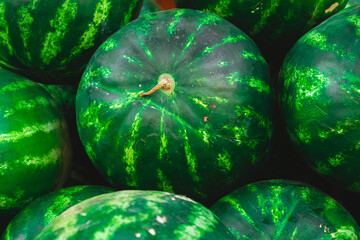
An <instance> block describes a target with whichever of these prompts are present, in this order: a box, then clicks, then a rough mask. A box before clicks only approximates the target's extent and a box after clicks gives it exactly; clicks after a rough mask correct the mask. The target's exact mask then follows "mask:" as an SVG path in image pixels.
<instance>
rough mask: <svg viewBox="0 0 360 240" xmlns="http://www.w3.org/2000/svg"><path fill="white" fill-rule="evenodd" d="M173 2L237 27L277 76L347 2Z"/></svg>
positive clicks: (315, 0) (236, 0) (240, 0)
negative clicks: (289, 56) (307, 37)
mask: <svg viewBox="0 0 360 240" xmlns="http://www.w3.org/2000/svg"><path fill="white" fill-rule="evenodd" d="M174 1H175V4H176V6H177V7H179V8H191V9H197V10H202V11H207V12H211V13H215V14H217V15H218V16H220V17H222V18H225V19H226V20H228V21H230V22H231V23H233V24H234V25H236V26H237V27H239V28H240V29H241V30H242V31H244V32H245V33H246V34H248V35H249V36H250V37H251V39H253V40H254V42H255V43H256V44H257V45H258V46H259V48H260V50H261V51H262V52H263V54H264V56H265V58H266V60H267V61H268V63H269V65H270V66H271V68H272V69H271V70H273V71H274V73H273V74H276V75H277V74H278V68H280V66H281V63H282V62H283V59H284V57H285V55H286V53H287V52H288V51H289V50H290V48H291V47H292V46H293V44H294V43H295V42H296V41H297V40H298V39H299V38H300V37H301V36H302V35H303V34H305V33H306V32H307V31H309V30H310V29H311V28H313V27H314V26H315V25H317V24H319V23H320V22H322V21H323V20H325V19H326V18H328V17H329V16H331V15H333V14H334V13H336V12H338V11H339V10H341V9H343V8H344V7H345V5H346V3H347V0H298V1H294V0H256V1H244V0H211V1H209V0H174Z"/></svg>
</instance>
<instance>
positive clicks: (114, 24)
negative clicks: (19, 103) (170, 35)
mask: <svg viewBox="0 0 360 240" xmlns="http://www.w3.org/2000/svg"><path fill="white" fill-rule="evenodd" d="M141 4H142V0H87V1H82V0H57V1H54V0H51V1H49V0H3V1H1V3H0V67H3V68H6V69H9V70H11V71H14V72H17V73H20V74H22V75H24V76H27V77H28V78H30V79H32V80H34V81H38V82H43V83H51V84H64V83H72V84H77V83H78V82H79V81H80V78H81V74H82V72H83V71H84V69H85V67H86V64H87V63H88V61H89V60H90V58H91V56H92V54H93V53H94V52H95V50H96V49H97V48H98V47H99V45H100V44H101V43H102V42H103V41H105V39H106V38H107V37H108V36H110V35H111V34H112V33H114V32H115V31H117V30H118V29H119V28H121V27H122V26H124V25H125V24H127V23H128V22H130V21H131V20H132V19H135V18H136V17H138V15H139V12H140V7H141Z"/></svg>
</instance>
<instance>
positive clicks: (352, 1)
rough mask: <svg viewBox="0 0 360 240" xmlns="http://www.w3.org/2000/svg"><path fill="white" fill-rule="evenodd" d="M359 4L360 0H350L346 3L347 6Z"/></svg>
mask: <svg viewBox="0 0 360 240" xmlns="http://www.w3.org/2000/svg"><path fill="white" fill-rule="evenodd" d="M358 4H360V0H349V2H348V3H347V4H346V8H348V7H352V6H355V5H358Z"/></svg>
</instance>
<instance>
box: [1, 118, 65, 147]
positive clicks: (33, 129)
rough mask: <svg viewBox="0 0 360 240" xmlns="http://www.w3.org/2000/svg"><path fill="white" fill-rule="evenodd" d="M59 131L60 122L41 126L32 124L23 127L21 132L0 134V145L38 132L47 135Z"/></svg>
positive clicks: (55, 121) (51, 122) (56, 121)
mask: <svg viewBox="0 0 360 240" xmlns="http://www.w3.org/2000/svg"><path fill="white" fill-rule="evenodd" d="M58 129H60V121H59V120H54V121H50V122H47V123H43V124H40V123H39V124H34V125H29V126H24V127H23V128H22V130H21V131H12V132H9V133H3V134H0V143H4V142H16V141H18V140H21V139H24V138H28V137H31V136H32V135H34V134H36V133H38V132H44V133H49V132H51V131H54V130H58Z"/></svg>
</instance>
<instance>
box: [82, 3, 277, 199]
mask: <svg viewBox="0 0 360 240" xmlns="http://www.w3.org/2000/svg"><path fill="white" fill-rule="evenodd" d="M269 82H270V80H269V71H268V68H267V64H266V62H265V60H264V58H263V57H262V55H261V54H260V52H259V50H258V48H257V47H256V45H255V44H254V43H253V42H252V41H251V40H250V39H249V38H248V36H246V35H245V34H244V33H243V32H241V31H240V30H239V29H238V28H236V27H235V26H234V25H232V24H231V23H229V22H227V21H225V20H223V19H221V18H220V17H217V16H216V15H214V14H210V13H205V12H200V11H195V10H185V9H182V10H179V9H174V10H167V11H161V12H156V13H149V14H146V15H144V16H143V17H140V18H138V19H137V20H135V21H133V22H131V23H129V24H128V25H126V26H125V27H124V28H122V29H121V30H120V31H118V32H117V33H115V34H114V35H112V36H111V37H110V38H109V39H108V40H107V41H106V42H104V43H103V44H102V45H101V47H100V48H99V49H98V50H97V52H96V53H95V55H94V56H93V58H92V59H91V62H90V63H89V65H88V67H87V69H86V71H85V73H84V75H83V78H82V80H81V83H80V86H79V89H78V92H77V98H76V111H77V113H76V114H77V124H78V130H79V135H80V138H81V141H82V143H83V144H84V146H85V148H86V151H87V153H88V155H89V157H90V158H91V160H92V161H93V163H94V164H95V166H96V167H97V168H98V169H99V171H100V172H102V173H103V174H104V175H105V176H106V177H107V178H108V179H109V181H110V182H111V183H112V184H113V185H114V186H116V187H119V188H132V189H148V190H163V191H166V192H175V193H178V194H183V195H187V196H189V197H191V198H192V199H194V200H196V201H199V202H201V203H204V204H206V203H205V202H207V201H216V200H217V199H219V197H220V196H223V195H224V194H225V193H226V192H228V193H229V192H231V191H232V190H233V189H234V188H236V186H238V185H239V184H240V183H241V182H244V181H249V178H252V174H251V171H252V170H255V169H256V166H257V165H258V164H259V163H261V162H262V160H264V158H265V156H266V154H267V151H268V147H269V140H270V137H271V135H272V122H271V105H272V100H273V92H272V90H271V88H270V86H269ZM164 83H165V85H164V86H163V87H161V86H160V85H161V84H164ZM155 86H156V87H155ZM159 86H160V87H159ZM154 87H155V88H154ZM156 88H160V89H158V91H155V92H154V90H156ZM174 173H176V174H174Z"/></svg>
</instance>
